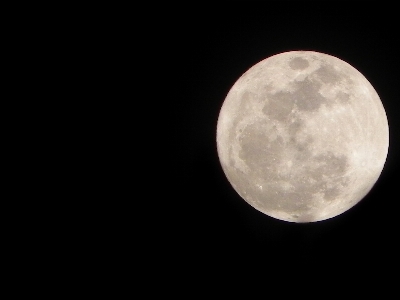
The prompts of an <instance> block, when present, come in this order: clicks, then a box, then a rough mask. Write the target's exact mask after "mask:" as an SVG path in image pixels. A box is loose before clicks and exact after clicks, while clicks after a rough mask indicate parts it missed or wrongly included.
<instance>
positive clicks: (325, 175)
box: [217, 51, 389, 222]
mask: <svg viewBox="0 0 400 300" xmlns="http://www.w3.org/2000/svg"><path fill="white" fill-rule="evenodd" d="M388 147H389V128H388V122H387V118H386V113H385V110H384V107H383V105H382V102H381V100H380V99H379V96H378V94H377V92H376V91H375V89H374V88H373V87H372V85H371V84H370V83H369V82H368V80H367V79H366V78H365V77H364V76H363V75H362V74H361V73H360V72H359V71H358V70H356V69H355V68H354V67H352V66H351V65H349V64H348V63H346V62H344V61H342V60H340V59H338V58H336V57H334V56H330V55H327V54H323V53H318V52H313V51H291V52H285V53H280V54H277V55H274V56H271V57H269V58H267V59H265V60H263V61H261V62H259V63H257V64H256V65H254V66H253V67H251V68H250V69H249V70H248V71H247V72H245V73H244V74H243V75H242V76H241V77H240V78H239V79H238V80H237V81H236V82H235V84H234V85H233V86H232V88H231V90H230V91H229V93H228V95H227V96H226V99H225V101H224V103H223V105H222V108H221V111H220V114H219V117H218V124H217V150H218V156H219V159H220V162H221V166H222V168H223V171H224V173H225V175H226V177H227V179H228V181H229V182H230V183H231V185H232V186H233V188H234V189H235V190H236V192H237V193H238V194H239V195H240V196H241V197H242V198H243V199H244V200H245V201H246V202H247V203H249V204H250V205H251V206H253V207H254V208H255V209H257V210H259V211H261V212H263V213H264V214H266V215H268V216H271V217H273V218H276V219H280V220H284V221H289V222H316V221H321V220H325V219H329V218H332V217H335V216H337V215H339V214H342V213H343V212H345V211H347V210H348V209H350V208H351V207H353V206H354V205H355V204H357V203H358V202H359V201H360V200H362V199H363V198H364V197H365V195H366V194H367V193H368V192H369V191H370V190H371V188H372V187H373V185H374V184H375V183H376V181H377V180H378V178H379V176H380V174H381V172H382V169H383V167H384V164H385V161H386V157H387V153H388Z"/></svg>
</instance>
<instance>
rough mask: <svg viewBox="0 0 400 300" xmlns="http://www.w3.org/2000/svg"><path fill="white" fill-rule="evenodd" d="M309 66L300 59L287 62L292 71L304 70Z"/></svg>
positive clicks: (304, 60)
mask: <svg viewBox="0 0 400 300" xmlns="http://www.w3.org/2000/svg"><path fill="white" fill-rule="evenodd" d="M309 65H310V64H309V63H308V61H307V60H306V59H304V58H301V57H295V58H293V59H292V60H291V61H290V62H289V66H290V68H292V70H304V69H306V68H308V66H309Z"/></svg>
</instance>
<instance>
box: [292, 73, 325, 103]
mask: <svg viewBox="0 0 400 300" xmlns="http://www.w3.org/2000/svg"><path fill="white" fill-rule="evenodd" d="M296 85H297V90H296V91H295V92H294V94H293V96H294V97H295V98H296V104H297V107H298V108H299V109H300V110H305V111H315V110H318V108H319V107H320V106H321V104H322V103H324V102H325V101H326V99H325V98H324V97H323V96H322V95H321V94H320V93H319V89H320V87H321V84H319V83H317V82H314V81H311V80H309V79H308V78H307V79H305V80H304V81H300V82H297V83H296Z"/></svg>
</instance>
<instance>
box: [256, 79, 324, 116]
mask: <svg viewBox="0 0 400 300" xmlns="http://www.w3.org/2000/svg"><path fill="white" fill-rule="evenodd" d="M294 85H295V91H294V92H287V91H280V92H277V93H275V94H270V95H269V96H268V102H267V104H266V105H264V107H263V110H262V111H263V113H264V114H266V115H268V116H269V117H270V118H271V119H275V120H277V121H286V120H287V117H288V116H289V115H290V114H291V113H292V111H293V109H294V108H296V107H297V108H298V109H299V110H301V111H316V110H318V109H319V108H320V106H321V104H323V103H325V102H326V99H325V98H324V97H323V96H322V95H321V94H320V93H319V89H320V87H321V84H320V83H318V82H316V81H312V80H310V79H308V78H306V79H305V80H303V81H300V82H296V83H294Z"/></svg>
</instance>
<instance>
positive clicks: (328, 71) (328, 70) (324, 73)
mask: <svg viewBox="0 0 400 300" xmlns="http://www.w3.org/2000/svg"><path fill="white" fill-rule="evenodd" d="M315 74H316V75H317V76H318V78H319V79H320V80H321V81H322V82H323V83H331V84H333V83H337V82H339V81H340V80H341V79H343V77H344V76H343V75H339V73H338V71H336V70H335V68H334V67H332V66H330V65H323V66H321V67H320V68H319V69H318V70H316V71H315Z"/></svg>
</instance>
